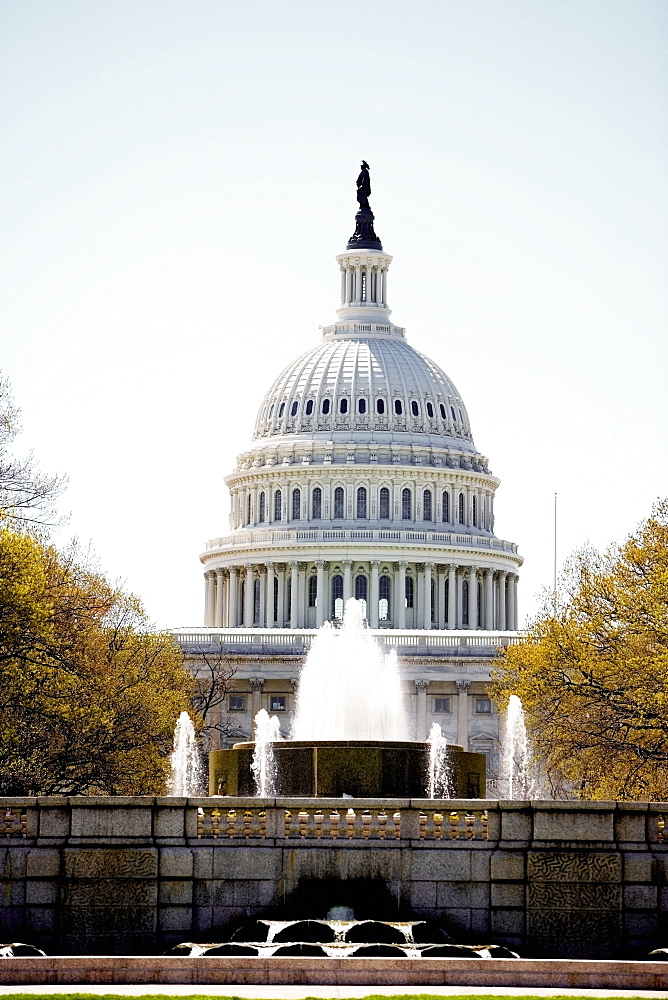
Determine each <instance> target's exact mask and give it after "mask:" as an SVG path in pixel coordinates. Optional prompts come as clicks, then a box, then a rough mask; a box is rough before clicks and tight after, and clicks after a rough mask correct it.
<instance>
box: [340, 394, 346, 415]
mask: <svg viewBox="0 0 668 1000" xmlns="http://www.w3.org/2000/svg"><path fill="white" fill-rule="evenodd" d="M339 410H340V411H341V413H347V412H348V400H347V399H346V398H345V397H344V398H343V399H342V400H341V402H340V403H339Z"/></svg>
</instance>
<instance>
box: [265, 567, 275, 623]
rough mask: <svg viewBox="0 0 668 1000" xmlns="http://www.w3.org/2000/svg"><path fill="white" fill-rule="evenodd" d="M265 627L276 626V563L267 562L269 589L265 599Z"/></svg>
mask: <svg viewBox="0 0 668 1000" xmlns="http://www.w3.org/2000/svg"><path fill="white" fill-rule="evenodd" d="M264 609H265V612H266V616H265V628H275V627H276V626H275V624H274V564H273V562H268V563H267V591H266V596H265V599H264Z"/></svg>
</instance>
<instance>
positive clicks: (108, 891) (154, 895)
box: [63, 879, 158, 909]
mask: <svg viewBox="0 0 668 1000" xmlns="http://www.w3.org/2000/svg"><path fill="white" fill-rule="evenodd" d="M63 902H64V904H65V905H66V906H70V907H103V908H108V909H112V908H116V907H147V906H156V905H157V903H158V883H157V882H156V881H150V880H149V879H75V880H72V881H71V882H66V883H65V885H64V887H63Z"/></svg>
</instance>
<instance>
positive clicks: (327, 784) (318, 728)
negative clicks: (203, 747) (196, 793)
mask: <svg viewBox="0 0 668 1000" xmlns="http://www.w3.org/2000/svg"><path fill="white" fill-rule="evenodd" d="M260 716H262V718H261V719H260ZM265 717H266V718H265ZM258 720H259V723H258ZM270 723H271V720H270V719H269V716H268V715H267V713H266V712H264V713H262V712H261V713H259V714H258V717H257V719H256V741H255V742H254V743H253V742H248V743H236V744H235V745H234V746H233V747H232V749H231V750H214V751H212V752H211V753H210V754H209V794H210V795H253V794H256V795H263V794H266V795H272V794H277V795H290V796H295V795H297V796H305V797H311V796H326V797H331V798H341V797H345V796H348V797H353V798H379V797H381V798H394V797H397V798H424V797H425V796H426V795H428V796H429V797H434V795H440V796H445V795H447V794H450V793H452V794H454V795H455V796H458V797H460V798H481V797H484V789H485V756H484V754H475V753H466V752H464V751H463V749H462V747H458V746H455V745H450V746H446V744H445V740H444V738H443V736H442V735H440V733H439V734H438V735H434V736H433V739H432V740H431V742H425V741H416V740H411V739H409V738H408V722H407V719H406V716H405V712H404V707H403V694H402V691H401V682H400V675H399V670H398V665H397V659H396V653H394V651H392V652H391V653H389V654H388V655H385V654H384V653H383V651H382V649H381V648H380V646H379V644H378V643H377V642H376V640H375V639H374V637H373V635H372V633H371V632H370V630H369V629H368V628H367V627H366V625H365V623H364V618H363V611H362V605H361V603H360V602H358V601H356V600H354V599H351V600H349V601H348V602H347V603H346V607H345V614H344V618H343V624H342V626H341V628H335V627H334V626H333V625H331V624H330V623H327V624H325V625H323V627H322V628H321V629H320V630H319V632H318V635H317V637H316V640H315V642H314V644H313V647H312V648H311V650H310V652H309V654H308V657H307V659H306V662H305V664H304V667H303V670H302V675H301V678H300V683H299V690H298V694H297V708H296V712H295V718H294V725H293V729H292V734H291V736H290V739H288V740H277V739H276V738H275V737H276V735H277V733H278V730H277V726H278V722H277V721H276V723H275V724H274V725H275V728H274V736H273V737H272V736H271V735H270V731H269V725H270ZM260 731H261V732H262V735H261V737H260V740H258V735H259V734H260ZM269 750H271V751H273V758H274V760H275V784H272V785H270V784H267V783H264V784H263V781H262V779H261V778H260V777H259V776H260V775H261V773H264V772H262V768H263V767H264V768H265V769H266V764H262V760H263V758H264V757H265V756H266V754H267V752H268V751H269ZM432 773H433V775H434V777H433V779H432V777H431V775H432ZM446 775H447V780H446ZM270 787H271V788H272V789H273V791H266V792H265V793H263V792H262V791H260V789H261V788H265V789H269V788H270Z"/></svg>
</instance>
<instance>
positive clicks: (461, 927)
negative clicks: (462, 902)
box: [438, 907, 474, 941]
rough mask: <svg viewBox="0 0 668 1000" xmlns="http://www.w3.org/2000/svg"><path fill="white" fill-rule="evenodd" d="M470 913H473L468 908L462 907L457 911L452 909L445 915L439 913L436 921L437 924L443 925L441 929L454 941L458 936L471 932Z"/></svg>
mask: <svg viewBox="0 0 668 1000" xmlns="http://www.w3.org/2000/svg"><path fill="white" fill-rule="evenodd" d="M472 912H474V911H472V910H471V909H470V907H463V908H462V909H459V910H458V909H456V908H455V907H452V908H451V909H449V910H447V912H445V913H439V915H438V920H439V923H442V924H443V927H444V928H445V930H446V931H447V932H448V934H450V935H451V936H452V937H453V938H454V940H455V941H456V940H457V937H458V935H460V934H463V933H468V931H470V930H471V913H472Z"/></svg>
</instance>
